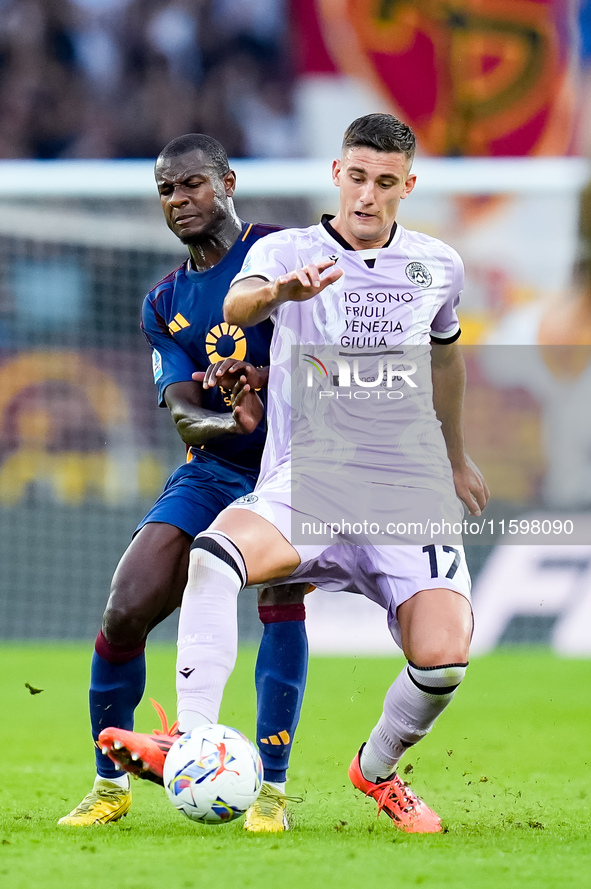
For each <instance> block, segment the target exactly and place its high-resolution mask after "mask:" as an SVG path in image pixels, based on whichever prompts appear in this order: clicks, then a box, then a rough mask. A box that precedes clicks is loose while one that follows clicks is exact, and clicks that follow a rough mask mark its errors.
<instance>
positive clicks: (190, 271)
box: [184, 222, 250, 281]
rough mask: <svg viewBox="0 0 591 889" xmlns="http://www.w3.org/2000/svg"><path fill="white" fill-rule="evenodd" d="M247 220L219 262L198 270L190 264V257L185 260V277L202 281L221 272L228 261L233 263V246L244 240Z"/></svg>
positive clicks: (247, 225)
mask: <svg viewBox="0 0 591 889" xmlns="http://www.w3.org/2000/svg"><path fill="white" fill-rule="evenodd" d="M249 225H250V223H249V222H243V223H242V231H241V232H240V234H239V235H238V237H237V238H236V240H235V241H234V243H233V244H232V246H231V247H230V249H229V250H228V252H227V253H226V255H225V256H222V258H221V259H220V261H219V262H216V264H215V265H212V266H211V268H209V269H203V271H201V272H199V271H197V269H194V268H193V266H192V265H191V257H190V256H189V258H188V259H187V260H186V261H185V264H184V269H185V274H186V276H187V278H188V279H189V280H190V281H203V279H204V278H213V277H214V275H219V274H220V272H223V271H224V270H225V268H226V265H228V264H230V263H234V262H235V260H234V257H233V255H232V254H233V253H234V248H235V247H237V246H238V244H239V243H240V242H241V241H244V240H246V238H245V235H246V234H248V227H249Z"/></svg>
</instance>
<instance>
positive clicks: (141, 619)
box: [102, 583, 157, 645]
mask: <svg viewBox="0 0 591 889" xmlns="http://www.w3.org/2000/svg"><path fill="white" fill-rule="evenodd" d="M154 611H155V608H154V607H152V606H151V604H150V598H149V597H146V596H144V595H143V594H142V592H141V591H140V590H138V589H136V588H135V587H134V586H133V585H131V586H128V585H127V584H125V583H119V584H118V585H117V586H116V587H114V588H113V589H112V591H111V595H110V597H109V601H108V603H107V607H106V608H105V612H104V614H103V624H102V629H103V634H104V636H105V638H106V639H107V640H108V641H109V642H111V643H113V645H138V644H139V643H140V642H141V641H142V640H143V639H145V638H146V636H147V635H148V628H149V626H150V624H152V623H153V622H154V620H155V619H156V617H157V614H156V613H154Z"/></svg>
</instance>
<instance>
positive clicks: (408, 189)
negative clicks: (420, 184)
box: [400, 173, 417, 200]
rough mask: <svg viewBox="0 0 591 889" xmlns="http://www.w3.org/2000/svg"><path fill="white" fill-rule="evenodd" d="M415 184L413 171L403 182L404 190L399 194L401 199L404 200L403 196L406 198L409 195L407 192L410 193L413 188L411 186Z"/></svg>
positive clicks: (415, 178) (415, 179)
mask: <svg viewBox="0 0 591 889" xmlns="http://www.w3.org/2000/svg"><path fill="white" fill-rule="evenodd" d="M416 184H417V177H416V176H415V174H414V173H411V174H410V176H408V178H407V180H406V182H405V183H404V191H403V193H402V194H401V195H400V197H401V199H402V200H404V198H407V197H408V196H409V194H410V193H411V191H412V190H413V188H414V187H415V185H416Z"/></svg>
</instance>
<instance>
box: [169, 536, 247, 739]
mask: <svg viewBox="0 0 591 889" xmlns="http://www.w3.org/2000/svg"><path fill="white" fill-rule="evenodd" d="M245 580H246V571H245V568H244V562H243V560H242V556H241V555H240V552H239V550H238V549H237V548H236V547H235V546H234V544H233V543H232V541H231V540H230V539H229V538H228V537H226V535H225V534H221V533H220V532H217V531H207V532H205V533H204V534H200V535H199V536H198V537H196V539H195V543H194V544H193V546H192V548H191V554H190V558H189V575H188V582H187V586H186V588H185V592H184V594H183V602H182V605H181V614H180V618H179V630H178V654H177V683H176V686H177V707H178V713H179V714H182V719H181V720H179V721H180V722H181V730H182V731H185V730H188V728H192V727H194V725H202V724H203V723H204V722H217V721H218V714H219V710H220V704H221V701H222V695H223V693H224V688H225V685H226V682H227V681H228V677H229V676H230V673H231V672H232V670H233V669H234V664H235V663H236V655H237V651H238V615H237V612H238V601H237V600H238V593H239V592H240V590H241V589H242V587H243V586H244V583H245ZM190 714H193V717H191V716H190Z"/></svg>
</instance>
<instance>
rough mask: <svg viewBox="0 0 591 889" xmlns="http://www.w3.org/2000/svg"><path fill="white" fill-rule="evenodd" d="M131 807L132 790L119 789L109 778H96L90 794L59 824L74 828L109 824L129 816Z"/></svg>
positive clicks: (61, 819)
mask: <svg viewBox="0 0 591 889" xmlns="http://www.w3.org/2000/svg"><path fill="white" fill-rule="evenodd" d="M130 806H131V790H130V789H129V788H128V787H127V788H125V787H118V786H117V785H116V784H113V782H112V781H109V780H108V779H107V778H96V780H95V782H94V787H93V788H92V790H91V791H90V793H88V794H87V795H86V796H85V797H84V799H83V800H82V802H81V803H80V804H79V805H77V806H76V808H75V809H72V811H71V812H70V814H69V815H64V817H63V818H60V820H59V821H58V824H65V825H68V826H72V827H88V826H89V825H90V824H108V823H109V822H110V821H118V820H119V818H122V817H123V815H127V813H128V811H129V807H130Z"/></svg>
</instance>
